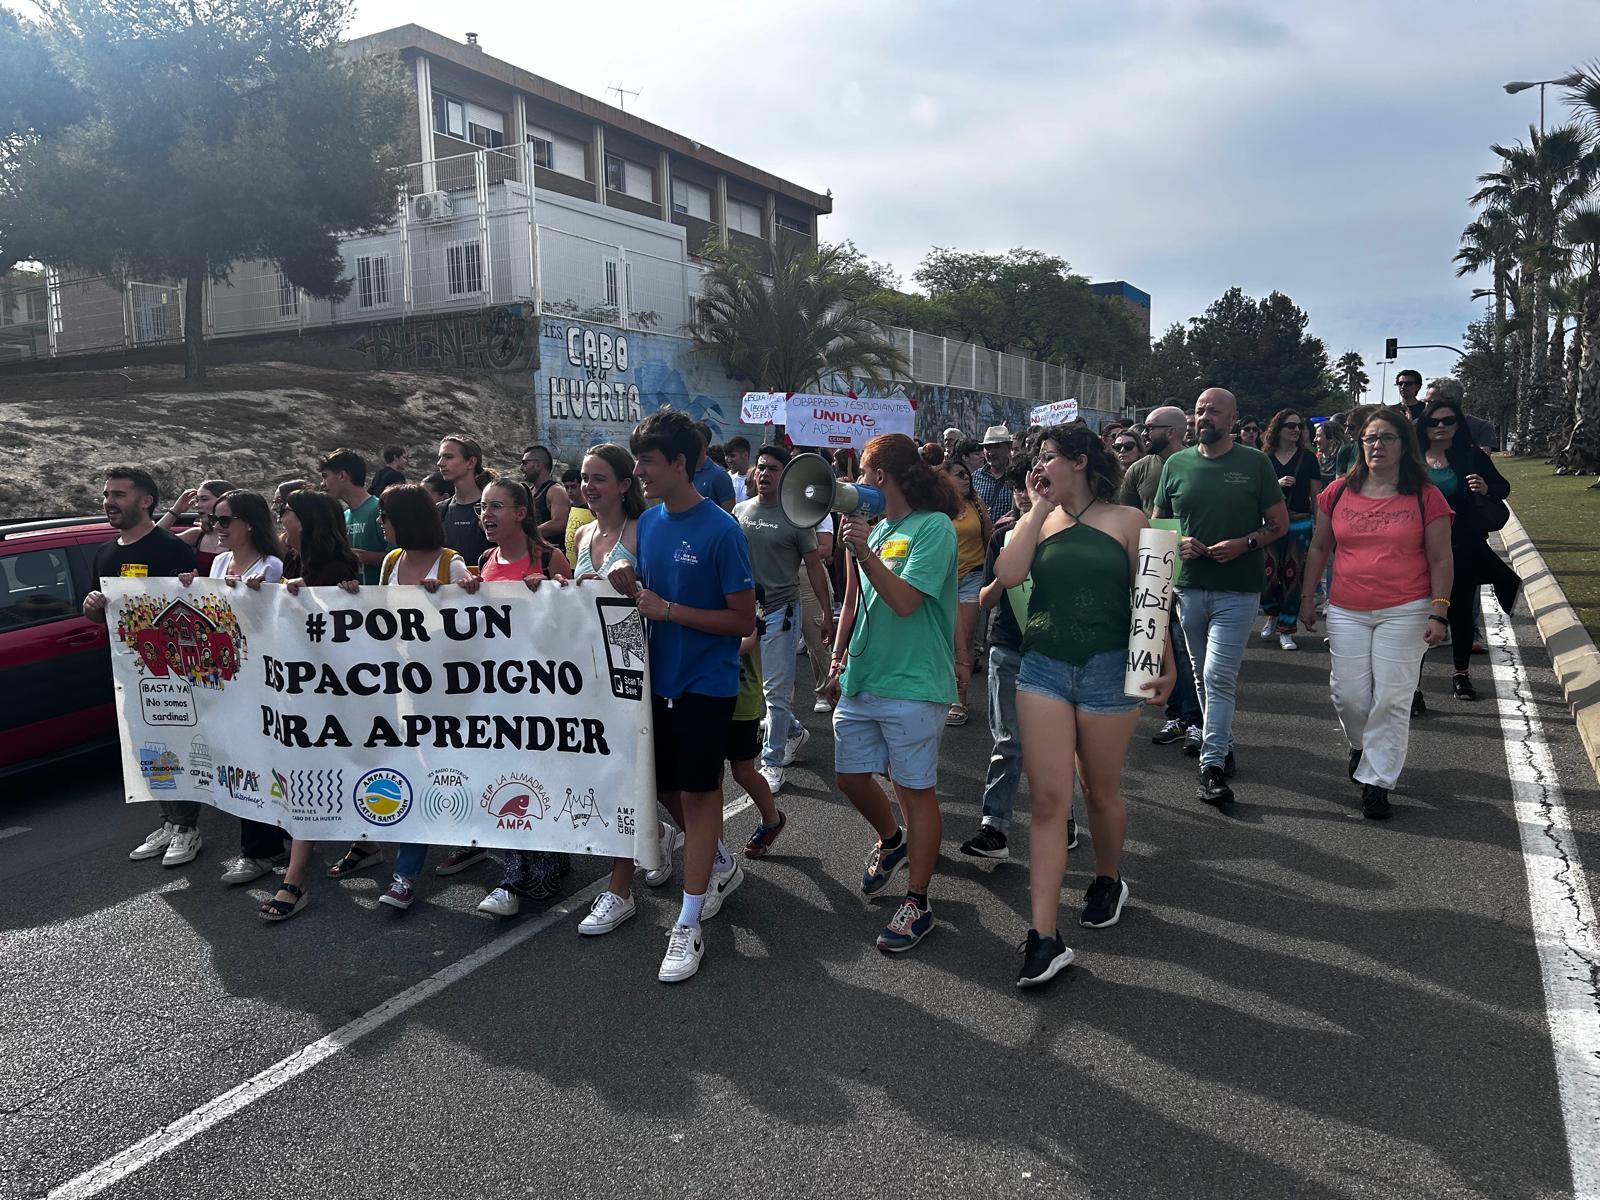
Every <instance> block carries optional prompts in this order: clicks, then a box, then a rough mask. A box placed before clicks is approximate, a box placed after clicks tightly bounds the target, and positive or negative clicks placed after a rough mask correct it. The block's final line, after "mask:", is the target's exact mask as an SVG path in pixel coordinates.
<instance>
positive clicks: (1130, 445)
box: [1111, 442, 1139, 454]
mask: <svg viewBox="0 0 1600 1200" xmlns="http://www.w3.org/2000/svg"><path fill="white" fill-rule="evenodd" d="M1111 448H1112V449H1113V450H1115V451H1116V452H1117V453H1118V454H1126V453H1127V452H1128V451H1130V450H1137V449H1139V444H1138V443H1137V442H1118V443H1117V444H1116V445H1114V446H1112V447H1111Z"/></svg>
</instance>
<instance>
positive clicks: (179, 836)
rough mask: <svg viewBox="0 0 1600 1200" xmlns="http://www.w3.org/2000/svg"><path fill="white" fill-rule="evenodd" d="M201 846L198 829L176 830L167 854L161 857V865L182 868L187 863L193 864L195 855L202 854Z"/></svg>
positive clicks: (168, 844) (168, 845) (169, 843)
mask: <svg viewBox="0 0 1600 1200" xmlns="http://www.w3.org/2000/svg"><path fill="white" fill-rule="evenodd" d="M200 845H201V842H200V831H199V830H198V829H174V830H173V833H172V840H171V841H170V842H168V843H167V852H166V853H165V854H163V855H162V856H161V865H162V866H163V867H181V866H183V864H184V863H186V862H193V861H194V857H195V855H197V854H199V853H200Z"/></svg>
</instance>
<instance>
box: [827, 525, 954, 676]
mask: <svg viewBox="0 0 1600 1200" xmlns="http://www.w3.org/2000/svg"><path fill="white" fill-rule="evenodd" d="M867 545H868V546H870V547H871V548H872V549H873V550H874V551H875V552H876V553H877V555H878V557H879V558H881V559H883V562H884V565H885V566H887V567H888V568H889V569H890V570H891V571H893V572H894V573H895V574H896V575H898V576H899V577H900V578H901V579H903V580H905V581H906V582H907V583H909V584H910V585H911V586H912V587H914V588H916V589H917V591H919V592H921V593H922V595H923V597H924V599H923V601H922V603H921V604H919V605H917V611H916V612H914V613H912V614H911V615H910V616H908V617H901V616H896V615H895V611H894V609H892V608H890V607H889V605H888V604H887V603H886V602H885V601H884V599H883V597H881V596H879V595H878V592H877V589H875V588H874V587H873V586H872V583H871V581H869V580H868V579H867V577H866V573H865V572H862V575H861V597H860V603H859V604H858V605H857V606H856V621H855V627H854V628H853V629H852V630H851V632H850V655H849V661H848V662H847V663H846V664H845V668H844V677H843V678H842V679H841V680H840V681H839V682H840V689H841V690H842V691H843V692H844V694H845V695H847V696H854V695H856V694H857V693H859V692H871V693H872V694H873V695H874V696H884V697H887V698H889V699H893V700H926V701H930V702H934V703H938V704H954V703H955V702H956V653H955V651H956V527H955V525H954V524H953V523H952V522H951V520H950V518H949V517H947V516H945V515H944V514H943V513H941V512H914V513H908V514H907V515H906V516H903V517H901V518H900V519H899V520H895V521H890V520H883V521H879V522H878V524H877V525H876V526H875V527H874V528H873V530H872V533H871V534H870V535H868V537H867Z"/></svg>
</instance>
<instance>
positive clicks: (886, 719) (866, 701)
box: [833, 692, 950, 790]
mask: <svg viewBox="0 0 1600 1200" xmlns="http://www.w3.org/2000/svg"><path fill="white" fill-rule="evenodd" d="M949 715H950V706H949V705H948V704H937V703H934V702H932V701H928V700H892V699H890V698H888V697H886V696H874V695H873V694H872V693H871V692H857V693H856V694H855V695H854V696H840V697H839V703H838V705H837V706H836V707H835V708H834V710H833V769H834V770H835V771H837V772H838V773H839V774H841V775H873V774H879V775H887V776H888V777H889V778H890V779H892V780H894V782H895V783H898V784H899V785H900V786H901V787H908V788H917V789H919V790H920V789H922V788H931V787H933V786H934V785H935V784H936V783H938V781H939V738H940V737H941V736H943V734H944V721H945V718H946V717H947V716H949Z"/></svg>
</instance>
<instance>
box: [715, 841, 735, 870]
mask: <svg viewBox="0 0 1600 1200" xmlns="http://www.w3.org/2000/svg"><path fill="white" fill-rule="evenodd" d="M715 866H716V870H717V873H718V874H719V875H720V874H722V873H723V872H725V871H727V870H728V868H730V867H732V866H733V859H731V858H729V857H728V847H727V846H726V845H725V844H724V843H723V841H722V839H721V838H718V839H717V859H716V864H715Z"/></svg>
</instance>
